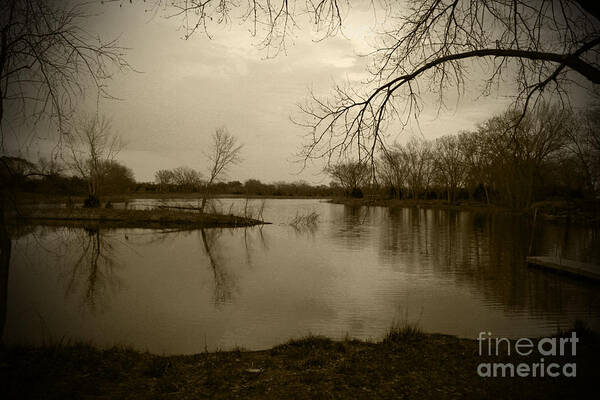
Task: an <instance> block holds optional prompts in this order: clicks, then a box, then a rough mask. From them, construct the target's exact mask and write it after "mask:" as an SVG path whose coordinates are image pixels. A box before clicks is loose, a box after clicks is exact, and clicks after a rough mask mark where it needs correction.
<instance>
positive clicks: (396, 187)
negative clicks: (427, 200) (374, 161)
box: [378, 143, 408, 199]
mask: <svg viewBox="0 0 600 400" xmlns="http://www.w3.org/2000/svg"><path fill="white" fill-rule="evenodd" d="M382 150H383V152H382V153H383V154H382V156H381V159H380V162H379V165H378V171H379V176H380V178H381V180H382V181H383V183H384V185H387V186H388V187H389V188H391V191H392V194H393V196H394V198H396V199H400V198H401V196H402V192H403V189H404V188H405V186H406V178H407V175H408V167H407V165H406V159H405V158H404V157H403V154H402V146H401V145H400V144H398V143H394V145H393V146H390V148H383V149H382Z"/></svg>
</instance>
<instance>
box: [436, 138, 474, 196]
mask: <svg viewBox="0 0 600 400" xmlns="http://www.w3.org/2000/svg"><path fill="white" fill-rule="evenodd" d="M434 146H435V147H434V150H433V151H434V154H433V157H434V160H435V161H434V166H435V170H436V173H437V175H438V177H439V178H440V183H441V184H443V185H444V187H445V188H446V194H447V198H448V202H453V201H454V200H455V199H456V194H457V191H458V188H459V187H460V186H461V185H462V184H463V183H464V179H465V172H466V167H467V164H466V162H465V151H464V149H463V148H462V147H461V141H460V139H459V137H458V136H456V135H446V136H442V137H441V138H438V139H436V141H435V145H434Z"/></svg>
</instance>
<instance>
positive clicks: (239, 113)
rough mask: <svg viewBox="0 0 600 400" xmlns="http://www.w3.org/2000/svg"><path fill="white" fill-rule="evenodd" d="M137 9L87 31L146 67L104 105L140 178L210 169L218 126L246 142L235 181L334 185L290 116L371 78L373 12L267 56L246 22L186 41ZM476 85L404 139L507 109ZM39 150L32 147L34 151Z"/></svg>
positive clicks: (431, 112) (105, 15)
mask: <svg viewBox="0 0 600 400" xmlns="http://www.w3.org/2000/svg"><path fill="white" fill-rule="evenodd" d="M135 3H136V2H134V4H133V5H130V4H129V2H124V3H123V5H122V7H120V6H119V4H118V3H117V4H105V5H102V6H99V9H100V10H101V11H102V15H100V16H98V17H95V18H93V19H90V21H89V23H90V26H89V27H88V29H89V30H91V31H95V32H97V33H98V34H99V35H100V36H101V37H103V38H106V39H108V38H113V37H116V36H120V43H121V44H122V45H123V46H124V47H127V48H129V50H128V57H127V58H128V60H129V62H130V63H131V64H132V65H133V66H134V67H135V68H136V69H138V70H139V71H142V72H140V73H135V72H129V73H126V74H119V75H117V76H115V77H114V79H113V80H112V82H111V86H110V91H111V93H112V94H113V95H114V96H116V97H118V98H121V99H123V100H122V101H103V102H102V104H101V112H102V113H103V114H105V115H107V116H108V117H110V118H111V119H112V122H113V128H114V131H115V132H117V133H119V134H120V135H121V136H122V137H123V138H124V139H125V141H126V142H127V143H128V144H127V147H126V149H125V150H124V151H122V152H121V154H120V156H119V160H120V161H121V162H122V163H124V164H125V165H127V166H129V167H130V168H132V170H133V171H134V173H135V176H136V179H137V180H138V181H152V180H153V179H154V178H153V177H154V172H155V171H156V170H158V169H170V168H174V167H178V166H182V165H185V166H189V167H192V168H195V169H199V170H200V171H205V170H206V157H205V156H204V154H203V149H205V148H206V146H207V145H208V143H209V140H210V135H211V134H212V133H213V132H214V130H215V129H216V128H217V127H220V126H226V127H227V128H228V130H229V131H230V132H231V133H232V134H233V135H235V136H236V137H238V138H239V140H240V142H241V143H243V144H244V148H243V153H242V155H243V162H242V163H241V164H240V165H239V166H236V167H234V168H233V169H232V170H231V171H230V173H229V176H228V179H229V180H240V181H244V180H246V179H249V178H257V179H260V180H261V181H263V182H273V181H278V180H285V181H294V180H300V179H303V180H306V181H309V182H311V183H328V182H329V178H327V177H326V176H324V175H323V174H321V170H322V167H323V165H322V164H319V163H317V164H315V165H313V166H310V167H309V168H307V169H305V170H304V171H300V164H298V163H296V162H295V161H297V157H296V156H295V154H296V153H297V152H298V150H299V148H300V146H301V144H302V143H303V142H304V141H303V135H305V134H306V133H308V132H307V131H306V130H305V129H303V128H301V127H299V126H296V125H294V124H293V123H292V122H291V121H290V116H293V115H296V114H297V106H296V105H297V104H298V103H301V102H303V101H304V100H305V99H306V98H307V94H308V91H309V89H310V88H313V89H314V90H315V91H317V92H319V93H326V92H327V90H328V89H329V88H331V87H332V86H333V83H334V82H342V81H344V80H348V79H349V80H351V81H355V80H360V79H361V78H363V77H365V72H364V71H365V66H366V63H367V59H366V58H364V57H361V56H360V55H361V54H364V53H366V52H367V51H368V50H369V49H370V43H373V35H374V34H373V28H374V26H373V15H372V11H371V10H369V9H367V8H365V9H358V8H353V9H352V10H351V11H350V15H349V18H348V19H347V20H346V24H345V29H344V33H345V37H343V36H337V37H335V38H330V39H327V40H325V41H321V42H314V39H315V38H316V36H314V35H313V34H311V31H310V29H308V30H303V31H297V32H296V36H295V38H294V43H293V44H291V45H290V46H289V47H288V49H287V54H280V55H279V56H277V57H276V58H274V59H265V56H266V52H265V51H264V50H261V49H259V48H257V47H255V46H253V43H255V42H256V39H254V38H252V37H251V35H250V34H249V32H248V26H244V25H240V24H239V22H238V21H235V20H234V21H233V22H232V23H230V24H229V25H227V26H225V27H222V28H218V29H214V30H213V31H212V32H213V38H212V40H209V39H207V38H206V37H204V36H202V35H197V36H193V37H192V38H190V39H189V40H183V39H182V36H183V34H182V32H181V31H178V29H177V28H178V26H179V24H180V21H178V20H174V19H170V20H167V19H164V18H161V17H160V16H157V17H155V18H150V15H149V14H148V13H144V11H143V9H144V4H143V3H141V2H138V3H137V4H135ZM476 81H477V80H476V79H474V80H473V84H472V85H470V86H469V87H470V90H469V91H468V92H467V93H466V94H465V96H464V97H463V98H462V100H461V102H460V103H459V105H458V108H455V107H454V106H455V104H454V102H453V101H450V102H449V105H450V106H452V108H453V109H452V110H450V111H448V112H444V113H442V114H440V115H439V116H438V115H437V111H438V109H437V106H436V103H435V102H434V101H428V99H427V96H426V94H425V96H424V98H425V101H426V108H425V109H424V110H423V112H422V114H421V116H420V119H419V127H420V129H418V128H417V127H416V126H414V125H413V126H411V127H409V129H408V131H405V132H402V133H398V134H397V135H398V140H399V141H405V140H406V138H407V137H408V136H409V135H410V134H411V132H413V133H415V134H420V135H423V136H424V137H426V138H429V139H432V138H436V137H439V136H441V135H443V134H454V133H456V132H458V131H460V130H464V129H471V128H473V127H475V126H476V124H477V123H480V122H482V121H483V120H485V119H486V118H489V117H490V116H491V115H492V114H494V113H498V112H500V111H502V110H503V109H504V108H505V107H506V106H507V105H508V104H509V102H510V99H508V98H505V97H502V96H501V95H496V94H495V95H492V96H489V97H485V98H481V96H480V95H479V93H480V89H481V86H480V85H479V84H477V83H475V82H476ZM432 100H433V99H432ZM392 139H393V138H392ZM37 146H39V147H43V146H44V143H43V141H42V142H41V144H39V145H37ZM21 148H22V146H21ZM35 151H36V150H34V149H29V155H30V156H31V153H34V154H35ZM25 155H26V154H25ZM33 158H35V157H33Z"/></svg>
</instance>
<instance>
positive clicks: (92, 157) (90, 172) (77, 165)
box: [66, 115, 123, 207]
mask: <svg viewBox="0 0 600 400" xmlns="http://www.w3.org/2000/svg"><path fill="white" fill-rule="evenodd" d="M66 145H67V149H68V156H67V162H68V164H69V166H70V167H71V168H72V169H73V170H74V171H75V173H77V174H78V175H79V176H80V177H81V178H83V179H84V180H86V181H87V183H88V199H87V200H86V203H85V204H86V206H89V207H99V206H100V195H101V193H102V189H103V187H102V184H103V181H104V178H105V175H106V173H107V172H108V171H107V168H108V167H109V166H110V165H111V163H112V162H114V161H115V158H116V156H117V154H118V153H119V151H120V150H121V149H122V148H123V144H122V142H121V140H120V138H119V136H117V135H114V134H113V133H112V132H111V126H110V122H109V121H108V119H106V118H105V117H101V116H98V115H95V116H92V117H86V116H84V117H82V118H80V120H79V121H78V123H76V124H74V125H73V130H72V131H71V132H70V133H69V135H68V137H67V143H66Z"/></svg>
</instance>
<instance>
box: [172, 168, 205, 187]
mask: <svg viewBox="0 0 600 400" xmlns="http://www.w3.org/2000/svg"><path fill="white" fill-rule="evenodd" d="M171 175H172V180H173V183H174V184H176V185H177V186H178V187H179V189H181V190H187V191H190V192H193V191H198V189H199V188H200V185H201V184H202V174H201V173H200V172H198V171H196V170H195V169H192V168H190V167H177V168H175V169H174V170H172V171H171Z"/></svg>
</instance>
